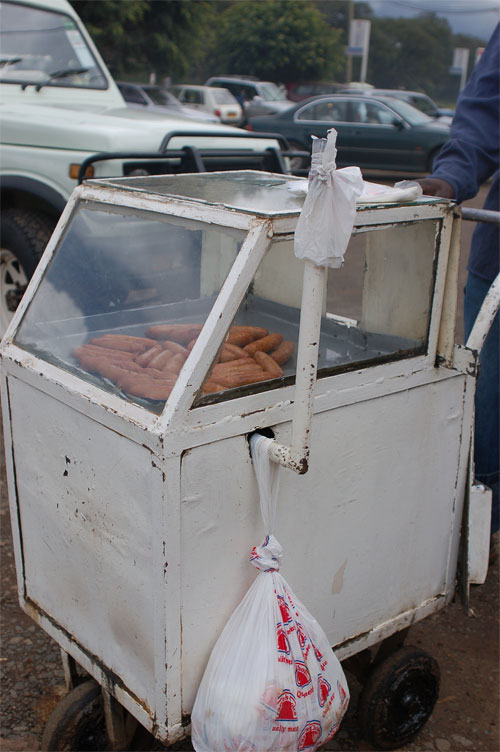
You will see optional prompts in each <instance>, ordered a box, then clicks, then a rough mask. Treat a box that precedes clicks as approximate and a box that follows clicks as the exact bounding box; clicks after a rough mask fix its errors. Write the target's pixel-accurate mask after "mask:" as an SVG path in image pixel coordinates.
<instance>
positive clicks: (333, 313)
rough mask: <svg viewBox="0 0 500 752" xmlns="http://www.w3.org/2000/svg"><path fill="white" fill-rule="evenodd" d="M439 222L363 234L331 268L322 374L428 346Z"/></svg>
mask: <svg viewBox="0 0 500 752" xmlns="http://www.w3.org/2000/svg"><path fill="white" fill-rule="evenodd" d="M437 231H438V227H437V223H436V222H435V221H430V220H429V221H425V222H415V223H411V224H405V225H404V226H397V227H391V228H389V229H377V230H372V231H370V232H365V233H360V234H358V235H354V236H353V237H352V238H351V241H350V243H349V247H348V249H347V251H346V254H345V263H344V266H343V267H342V269H331V270H330V271H329V274H328V283H327V295H326V301H325V317H324V319H323V323H322V330H321V338H320V354H319V362H318V368H319V369H320V371H319V375H320V376H321V375H329V374H330V373H332V371H337V370H338V371H343V370H346V367H347V368H349V369H351V368H355V367H356V368H357V367H359V365H360V363H364V365H368V364H371V363H380V362H384V361H387V360H392V359H395V358H399V357H404V356H408V357H409V356H412V355H415V354H417V353H419V352H425V350H426V344H427V337H428V330H429V322H430V310H431V302H432V293H433V288H434V266H435V264H434V253H435V250H434V249H435V240H436V233H437Z"/></svg>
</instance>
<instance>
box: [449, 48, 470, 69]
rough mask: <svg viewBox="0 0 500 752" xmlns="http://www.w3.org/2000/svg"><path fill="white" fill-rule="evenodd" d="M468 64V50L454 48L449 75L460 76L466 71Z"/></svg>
mask: <svg viewBox="0 0 500 752" xmlns="http://www.w3.org/2000/svg"><path fill="white" fill-rule="evenodd" d="M468 64H469V50H468V49H467V47H455V50H454V52H453V63H452V64H451V67H450V73H456V74H458V75H461V74H462V73H463V71H466V70H467V66H468Z"/></svg>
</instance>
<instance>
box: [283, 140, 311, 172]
mask: <svg viewBox="0 0 500 752" xmlns="http://www.w3.org/2000/svg"><path fill="white" fill-rule="evenodd" d="M288 143H289V144H290V150H291V151H307V149H305V148H304V147H303V146H302V144H299V143H298V141H290V140H288ZM289 161H290V169H291V171H292V172H299V171H300V170H307V169H308V168H309V165H310V162H311V157H310V156H309V157H289Z"/></svg>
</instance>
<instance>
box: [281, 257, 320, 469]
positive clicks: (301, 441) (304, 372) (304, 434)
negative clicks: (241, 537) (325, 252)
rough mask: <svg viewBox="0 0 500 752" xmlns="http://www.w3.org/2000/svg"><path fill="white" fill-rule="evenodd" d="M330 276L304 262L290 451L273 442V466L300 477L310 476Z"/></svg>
mask: <svg viewBox="0 0 500 752" xmlns="http://www.w3.org/2000/svg"><path fill="white" fill-rule="evenodd" d="M327 273H328V268H327V267H324V266H317V265H316V264H314V263H313V262H312V261H309V260H308V259H305V260H304V280H303V284H302V304H301V313H300V331H299V344H298V350H297V375H296V379H295V401H294V409H293V418H292V441H291V445H290V446H289V447H288V446H284V445H283V444H280V443H278V442H277V441H273V443H272V444H271V445H270V447H269V456H270V458H271V459H272V460H273V461H274V462H279V464H280V465H283V466H284V467H288V468H289V469H290V470H294V471H295V472H296V473H299V475H303V474H304V473H307V470H308V468H309V450H310V436H311V423H312V416H313V406H314V389H315V386H316V372H317V370H318V350H319V336H320V330H321V314H322V305H323V295H324V291H325V285H326V279H327Z"/></svg>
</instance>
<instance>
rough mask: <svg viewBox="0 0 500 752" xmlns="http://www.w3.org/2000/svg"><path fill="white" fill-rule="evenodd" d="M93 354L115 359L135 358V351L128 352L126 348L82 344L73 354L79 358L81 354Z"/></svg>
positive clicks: (131, 359) (129, 359) (130, 360)
mask: <svg viewBox="0 0 500 752" xmlns="http://www.w3.org/2000/svg"><path fill="white" fill-rule="evenodd" d="M80 353H82V354H86V355H91V354H94V355H96V356H98V357H100V358H104V357H107V358H113V359H114V360H124V361H127V360H128V361H129V362H132V361H133V360H134V358H135V353H131V352H126V351H125V350H112V349H111V348H109V349H108V348H107V347H97V345H89V344H87V345H80V347H77V348H76V349H75V350H73V355H74V356H75V357H76V358H78V356H79V354H80Z"/></svg>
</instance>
